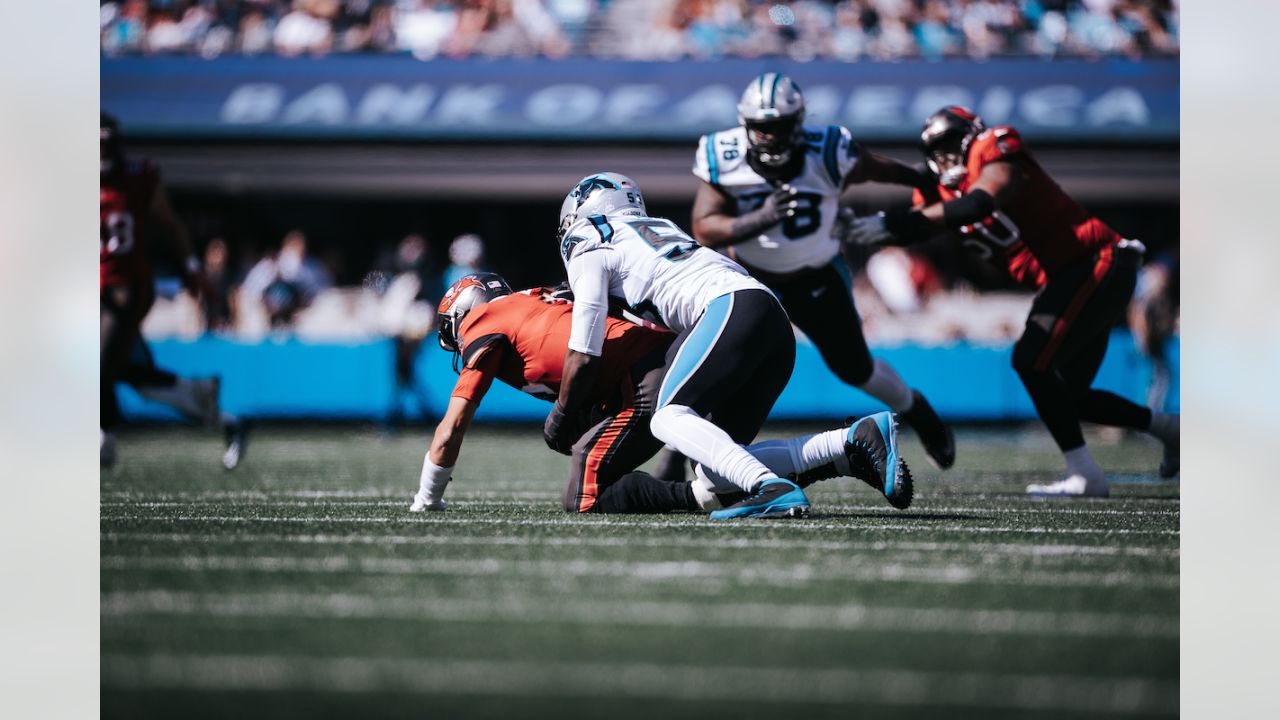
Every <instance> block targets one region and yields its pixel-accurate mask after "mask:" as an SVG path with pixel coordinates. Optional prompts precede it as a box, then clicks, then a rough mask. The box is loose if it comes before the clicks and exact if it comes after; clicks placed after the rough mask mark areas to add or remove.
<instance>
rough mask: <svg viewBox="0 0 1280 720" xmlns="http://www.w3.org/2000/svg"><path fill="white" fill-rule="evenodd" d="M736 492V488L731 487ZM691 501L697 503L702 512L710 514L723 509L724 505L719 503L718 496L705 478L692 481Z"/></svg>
mask: <svg viewBox="0 0 1280 720" xmlns="http://www.w3.org/2000/svg"><path fill="white" fill-rule="evenodd" d="M733 489H734V490H737V489H738V488H737V486H733ZM693 499H694V501H696V502H697V503H698V507H700V508H702V511H703V512H711V511H712V510H719V509H720V508H722V507H724V503H722V502H720V496H719V495H718V494H717V493H716V491H715V490H713V489H712V488H711V486H710V484H709V482H708V481H707V479H706V478H703V477H697V478H694V480H693Z"/></svg>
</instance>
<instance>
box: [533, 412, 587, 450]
mask: <svg viewBox="0 0 1280 720" xmlns="http://www.w3.org/2000/svg"><path fill="white" fill-rule="evenodd" d="M587 422H588V420H587V416H586V414H585V413H580V412H578V413H566V412H565V410H564V407H563V406H562V405H561V404H560V403H559V401H557V402H556V404H555V405H553V406H552V407H551V412H550V413H548V414H547V421H546V422H545V423H543V424H542V439H543V440H545V441H546V443H547V447H549V448H551V449H552V450H555V451H556V452H558V453H560V454H561V455H572V454H573V444H574V443H575V442H577V441H578V438H580V437H582V433H583V432H585V431H586V429H587Z"/></svg>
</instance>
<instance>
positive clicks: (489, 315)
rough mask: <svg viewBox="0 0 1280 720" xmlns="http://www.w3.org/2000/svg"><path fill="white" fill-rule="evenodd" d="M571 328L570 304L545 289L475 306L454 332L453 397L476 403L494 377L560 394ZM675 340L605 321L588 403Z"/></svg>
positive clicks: (536, 392) (547, 396)
mask: <svg viewBox="0 0 1280 720" xmlns="http://www.w3.org/2000/svg"><path fill="white" fill-rule="evenodd" d="M572 327H573V304H572V303H570V302H568V301H567V300H562V299H558V298H553V297H552V296H551V295H550V291H549V290H548V289H546V288H534V289H532V290H524V291H521V292H518V293H512V294H511V295H504V296H503V297H500V298H498V299H496V300H493V301H492V302H488V303H485V304H483V305H477V306H476V307H475V308H474V309H473V310H471V312H469V313H467V316H466V318H464V319H463V321H462V325H461V326H460V327H459V328H458V335H459V337H460V338H461V343H460V344H461V347H462V371H461V372H460V373H459V375H458V382H457V384H456V385H455V386H454V388H453V397H460V398H464V399H466V400H471V401H474V402H479V400H480V398H482V397H484V394H485V393H486V392H487V391H488V390H489V386H490V384H492V382H493V379H494V378H495V377H496V378H497V379H499V380H501V381H502V382H504V383H506V384H508V385H510V386H511V387H513V388H516V389H517V390H522V391H524V392H527V393H529V394H530V395H533V396H534V397H539V398H542V399H544V400H555V399H556V397H557V396H558V395H559V394H560V378H561V376H562V375H563V374H564V356H565V353H566V352H567V351H568V348H569V332H570V329H571V328H572ZM674 339H675V336H674V335H672V334H671V333H669V332H666V331H660V330H651V329H649V328H645V327H641V326H639V325H636V324H634V323H631V322H628V321H626V320H622V319H619V318H614V317H609V318H608V319H607V320H606V321H605V335H604V349H603V351H602V352H601V354H600V360H601V362H603V363H604V364H603V366H602V367H601V370H600V376H599V379H598V380H597V382H596V388H595V392H594V395H593V397H592V398H591V402H592V403H596V404H599V403H605V402H607V401H608V400H609V399H610V398H611V397H612V396H613V395H614V393H615V392H616V391H617V390H618V388H619V386H620V385H621V384H622V383H623V382H624V381H626V380H627V376H628V371H629V370H630V369H631V366H632V365H634V364H635V363H636V362H637V361H639V360H640V359H641V358H643V357H644V356H645V355H648V354H649V353H650V352H653V351H654V350H656V349H658V348H659V347H665V346H667V345H669V344H670V343H671V342H672V341H673V340H674Z"/></svg>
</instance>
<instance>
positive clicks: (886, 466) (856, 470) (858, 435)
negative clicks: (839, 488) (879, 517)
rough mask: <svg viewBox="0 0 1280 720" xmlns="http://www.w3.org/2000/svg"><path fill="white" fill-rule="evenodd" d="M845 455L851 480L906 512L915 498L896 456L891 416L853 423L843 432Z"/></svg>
mask: <svg viewBox="0 0 1280 720" xmlns="http://www.w3.org/2000/svg"><path fill="white" fill-rule="evenodd" d="M844 455H845V459H846V460H848V461H849V469H850V471H851V472H852V473H853V476H854V477H856V478H858V479H859V480H861V481H863V482H865V483H866V484H868V485H870V486H871V487H873V488H875V489H876V490H878V491H880V493H881V494H883V495H884V498H885V500H888V501H889V504H890V505H892V506H894V507H895V508H898V509H899V510H905V509H906V508H908V507H910V506H911V499H912V498H913V497H914V495H915V489H914V487H913V484H912V478H911V470H910V469H909V468H908V467H907V461H906V460H903V459H902V458H901V457H900V456H899V455H898V428H897V424H896V423H895V422H894V419H893V413H889V412H879V413H876V414H874V415H868V416H867V417H864V418H861V419H859V420H857V421H855V422H854V423H853V424H852V425H851V426H850V427H849V429H848V430H847V431H846V432H845V440H844Z"/></svg>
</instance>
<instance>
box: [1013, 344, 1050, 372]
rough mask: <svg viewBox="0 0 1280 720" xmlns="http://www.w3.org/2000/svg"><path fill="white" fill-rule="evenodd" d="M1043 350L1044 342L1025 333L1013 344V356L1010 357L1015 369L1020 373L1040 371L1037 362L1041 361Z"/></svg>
mask: <svg viewBox="0 0 1280 720" xmlns="http://www.w3.org/2000/svg"><path fill="white" fill-rule="evenodd" d="M1043 351H1044V343H1043V342H1039V341H1036V340H1031V339H1029V338H1027V337H1026V336H1025V335H1024V336H1023V337H1022V338H1021V339H1019V340H1018V342H1017V343H1015V344H1014V346H1013V357H1012V358H1011V359H1010V360H1011V364H1012V365H1013V369H1014V370H1015V371H1017V372H1018V374H1019V375H1022V374H1025V373H1031V372H1039V370H1037V368H1036V363H1037V362H1038V361H1039V359H1040V354H1041V353H1042V352H1043Z"/></svg>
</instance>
